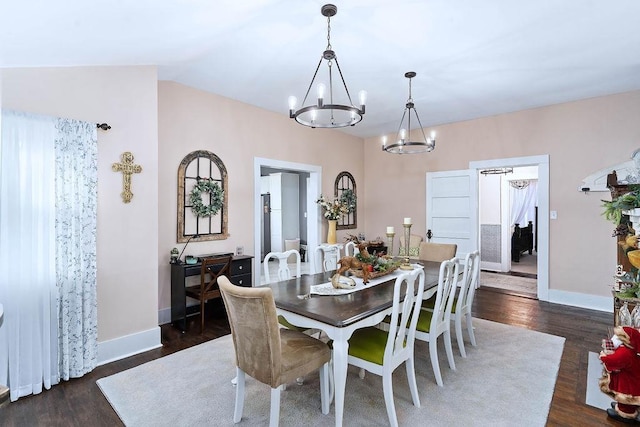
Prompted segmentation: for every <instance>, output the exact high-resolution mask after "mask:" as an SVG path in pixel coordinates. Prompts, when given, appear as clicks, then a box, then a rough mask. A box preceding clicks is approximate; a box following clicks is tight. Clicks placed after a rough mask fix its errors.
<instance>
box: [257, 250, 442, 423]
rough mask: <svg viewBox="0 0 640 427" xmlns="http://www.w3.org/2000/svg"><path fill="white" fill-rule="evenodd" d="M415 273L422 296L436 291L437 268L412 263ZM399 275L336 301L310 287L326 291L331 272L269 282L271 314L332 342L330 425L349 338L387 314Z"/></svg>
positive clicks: (338, 417) (341, 391) (338, 406)
mask: <svg viewBox="0 0 640 427" xmlns="http://www.w3.org/2000/svg"><path fill="white" fill-rule="evenodd" d="M412 263H413V265H414V266H415V268H423V269H424V272H425V294H424V295H425V296H424V298H425V299H426V298H428V297H430V296H431V295H433V294H434V293H435V292H436V290H437V286H438V276H439V271H440V264H441V263H439V262H433V261H422V260H412ZM402 272H403V270H401V269H398V270H395V271H394V272H392V273H390V274H388V275H386V276H383V277H384V280H380V278H378V280H376V282H378V283H377V284H371V285H364V286H363V287H362V286H361V287H362V289H358V290H356V291H354V292H350V293H346V294H340V295H317V294H313V293H312V292H311V290H312V286H313V287H314V289H315V287H317V286H319V285H320V286H321V285H323V284H324V285H326V283H327V282H330V281H331V277H332V276H333V274H334V273H335V271H328V272H324V273H318V274H310V275H302V276H300V277H297V278H293V279H290V280H284V281H280V282H274V283H272V284H270V285H266V286H269V287H270V288H271V289H272V290H273V297H274V300H275V304H276V311H277V313H278V314H279V315H282V316H283V317H284V318H285V319H286V320H287V321H288V322H290V323H291V324H294V325H296V326H298V327H303V328H309V329H319V330H321V331H323V332H324V333H325V334H326V335H327V337H328V338H329V339H330V340H332V341H333V344H332V346H333V377H334V388H335V394H334V398H335V400H334V405H335V406H334V409H335V425H336V426H342V420H343V415H344V398H345V386H346V381H347V367H348V356H349V338H351V335H352V334H353V332H354V331H355V330H357V329H361V328H365V327H368V326H374V325H377V324H379V323H380V322H382V320H383V319H384V318H385V316H387V315H388V314H390V313H391V310H392V304H393V288H394V283H395V280H396V278H397V277H398V276H399V275H400V274H401V273H402Z"/></svg>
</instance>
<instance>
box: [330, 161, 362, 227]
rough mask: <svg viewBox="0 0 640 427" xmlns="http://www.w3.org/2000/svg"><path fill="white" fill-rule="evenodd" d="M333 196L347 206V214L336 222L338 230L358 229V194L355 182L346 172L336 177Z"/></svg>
mask: <svg viewBox="0 0 640 427" xmlns="http://www.w3.org/2000/svg"><path fill="white" fill-rule="evenodd" d="M333 195H334V197H335V198H336V199H337V200H340V201H342V202H343V203H345V204H346V205H347V206H349V213H348V214H347V215H345V216H343V217H342V219H339V220H338V224H337V227H336V228H337V229H338V230H348V229H353V228H358V193H357V190H356V180H355V179H354V178H353V175H351V174H350V173H349V172H347V171H343V172H340V173H339V174H338V176H337V177H336V182H335V184H334V187H333Z"/></svg>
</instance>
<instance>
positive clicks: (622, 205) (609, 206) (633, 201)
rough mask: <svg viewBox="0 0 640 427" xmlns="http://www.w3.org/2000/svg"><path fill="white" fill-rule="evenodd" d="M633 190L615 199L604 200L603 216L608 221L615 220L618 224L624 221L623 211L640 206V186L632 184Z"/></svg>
mask: <svg viewBox="0 0 640 427" xmlns="http://www.w3.org/2000/svg"><path fill="white" fill-rule="evenodd" d="M630 188H631V191H630V192H628V193H625V194H623V195H622V196H620V197H618V198H617V199H615V200H611V201H608V200H603V201H602V207H603V208H604V211H603V212H602V216H604V218H605V219H606V220H607V221H611V222H613V223H614V224H615V225H616V226H618V225H620V223H621V221H622V211H626V210H630V209H635V208H640V186H639V185H633V186H630Z"/></svg>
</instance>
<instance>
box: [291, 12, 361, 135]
mask: <svg viewBox="0 0 640 427" xmlns="http://www.w3.org/2000/svg"><path fill="white" fill-rule="evenodd" d="M320 10H321V12H322V16H326V17H327V48H326V49H325V51H324V52H323V53H322V56H321V57H320V62H318V66H317V67H316V71H315V73H314V74H313V78H312V79H311V83H309V88H308V89H307V93H306V94H305V95H304V99H303V100H302V106H301V107H300V109H298V110H296V106H297V104H298V100H297V98H296V97H295V96H290V97H289V117H290V118H292V119H295V121H296V122H298V123H300V124H301V125H305V126H309V127H312V128H341V127H346V126H354V125H355V124H356V123H358V122H360V121H361V120H362V116H364V104H365V101H366V98H367V93H366V92H365V91H363V90H362V91H360V93H359V98H360V99H359V101H360V107H359V108H358V107H355V106H354V105H353V101H351V94H349V89H347V83H346V82H345V81H344V76H343V75H342V70H341V69H340V64H339V63H338V58H337V57H336V53H335V52H334V51H333V49H332V48H331V17H332V16H334V15H335V14H336V13H338V8H337V7H336V6H335V5H333V4H325V5H324V6H322V9H320ZM325 59H326V60H327V67H328V70H329V73H328V83H329V87H328V91H327V86H326V85H325V84H324V83H319V84H318V86H317V91H318V100H317V104H310V105H306V106H305V103H306V102H307V97H308V96H309V92H310V91H311V87H312V86H313V83H314V81H315V80H316V77H317V76H318V70H320V66H321V65H322V61H323V60H325ZM334 61H335V64H336V67H337V68H338V74H339V75H340V80H341V81H342V85H343V86H344V92H346V99H344V100H345V101H346V100H348V101H349V103H348V104H346V103H345V104H339V103H335V104H334V90H333V72H332V71H333V62H334ZM325 92H327V95H328V97H329V99H328V103H325V99H324V97H325Z"/></svg>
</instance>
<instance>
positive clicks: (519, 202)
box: [509, 180, 538, 227]
mask: <svg viewBox="0 0 640 427" xmlns="http://www.w3.org/2000/svg"><path fill="white" fill-rule="evenodd" d="M509 188H510V190H509V192H510V197H511V225H512V226H513V225H514V224H520V227H526V226H527V224H528V223H529V221H533V222H534V223H535V220H536V214H535V212H536V211H535V208H536V206H538V181H537V180H530V181H529V185H528V186H527V187H526V188H523V189H517V188H513V187H511V186H509Z"/></svg>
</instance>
